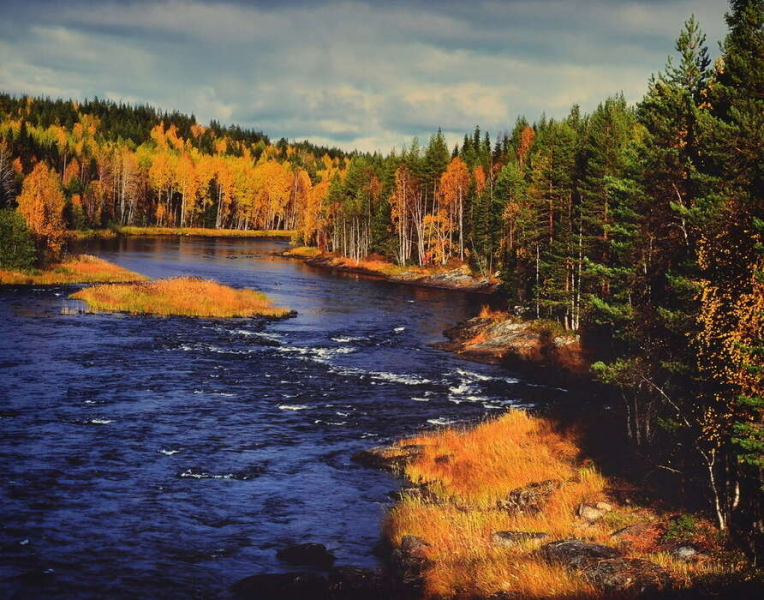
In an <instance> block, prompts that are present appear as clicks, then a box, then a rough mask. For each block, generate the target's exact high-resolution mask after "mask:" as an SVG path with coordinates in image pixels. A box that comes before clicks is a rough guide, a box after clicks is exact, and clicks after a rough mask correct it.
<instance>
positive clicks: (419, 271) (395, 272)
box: [332, 257, 433, 277]
mask: <svg viewBox="0 0 764 600" xmlns="http://www.w3.org/2000/svg"><path fill="white" fill-rule="evenodd" d="M332 264H333V265H335V266H337V267H343V268H349V269H363V270H364V271H370V272H372V273H379V274H380V275H385V276H387V277H401V276H407V277H418V276H425V275H432V274H433V272H432V271H428V270H427V269H423V268H420V267H413V266H408V267H402V266H400V265H396V264H395V263H392V262H390V261H386V260H378V259H362V260H359V261H357V262H356V261H355V260H353V259H352V258H344V257H337V258H335V259H334V260H333V261H332Z"/></svg>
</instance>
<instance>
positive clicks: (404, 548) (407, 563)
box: [390, 535, 433, 588]
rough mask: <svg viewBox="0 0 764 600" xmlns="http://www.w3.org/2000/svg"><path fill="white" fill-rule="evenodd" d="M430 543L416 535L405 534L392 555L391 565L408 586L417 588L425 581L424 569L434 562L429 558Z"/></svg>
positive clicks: (398, 577)
mask: <svg viewBox="0 0 764 600" xmlns="http://www.w3.org/2000/svg"><path fill="white" fill-rule="evenodd" d="M429 545H430V544H428V543H427V542H425V541H424V540H423V539H422V538H419V537H416V536H414V535H405V536H403V539H402V540H401V544H400V546H398V547H397V548H395V549H394V550H393V552H392V554H391V556H390V562H391V566H392V568H393V571H394V572H395V574H396V575H397V579H398V580H399V581H400V582H401V583H402V584H403V585H404V586H405V587H407V588H417V587H420V586H421V585H422V583H423V575H424V571H425V570H427V569H428V568H429V567H431V566H432V564H433V562H432V561H431V560H430V559H429V558H427V548H428V547H429Z"/></svg>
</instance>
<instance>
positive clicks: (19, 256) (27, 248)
mask: <svg viewBox="0 0 764 600" xmlns="http://www.w3.org/2000/svg"><path fill="white" fill-rule="evenodd" d="M36 259H37V256H36V254H35V245H34V241H33V240H32V234H31V233H30V232H29V229H28V228H27V224H26V221H24V217H22V216H21V215H20V214H19V213H17V212H16V211H15V210H11V209H3V210H0V269H6V270H9V271H28V270H29V269H31V268H32V267H33V266H34V263H35V260H36Z"/></svg>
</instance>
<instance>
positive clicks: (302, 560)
mask: <svg viewBox="0 0 764 600" xmlns="http://www.w3.org/2000/svg"><path fill="white" fill-rule="evenodd" d="M276 557H277V558H278V559H279V560H282V561H284V562H285V563H289V564H290V565H302V566H306V567H314V568H316V569H331V568H332V565H333V564H334V561H335V560H336V558H335V556H334V555H333V554H332V553H331V552H329V551H328V550H327V549H326V546H324V545H323V544H315V543H308V544H295V545H294V546H287V547H286V548H282V549H281V550H279V551H278V552H276Z"/></svg>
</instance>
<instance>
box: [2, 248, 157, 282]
mask: <svg viewBox="0 0 764 600" xmlns="http://www.w3.org/2000/svg"><path fill="white" fill-rule="evenodd" d="M146 279H148V277H146V276H144V275H140V274H139V273H133V272H132V271H128V270H127V269H123V268H122V267H118V266H117V265H114V264H112V263H110V262H108V261H105V260H103V259H101V258H98V257H96V256H90V255H88V254H79V255H75V256H72V257H70V258H69V259H67V260H65V261H64V262H61V263H55V264H52V265H49V266H48V267H47V268H46V269H44V270H43V271H40V272H36V273H17V272H13V271H2V270H0V285H63V284H67V283H126V282H133V281H145V280H146Z"/></svg>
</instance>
